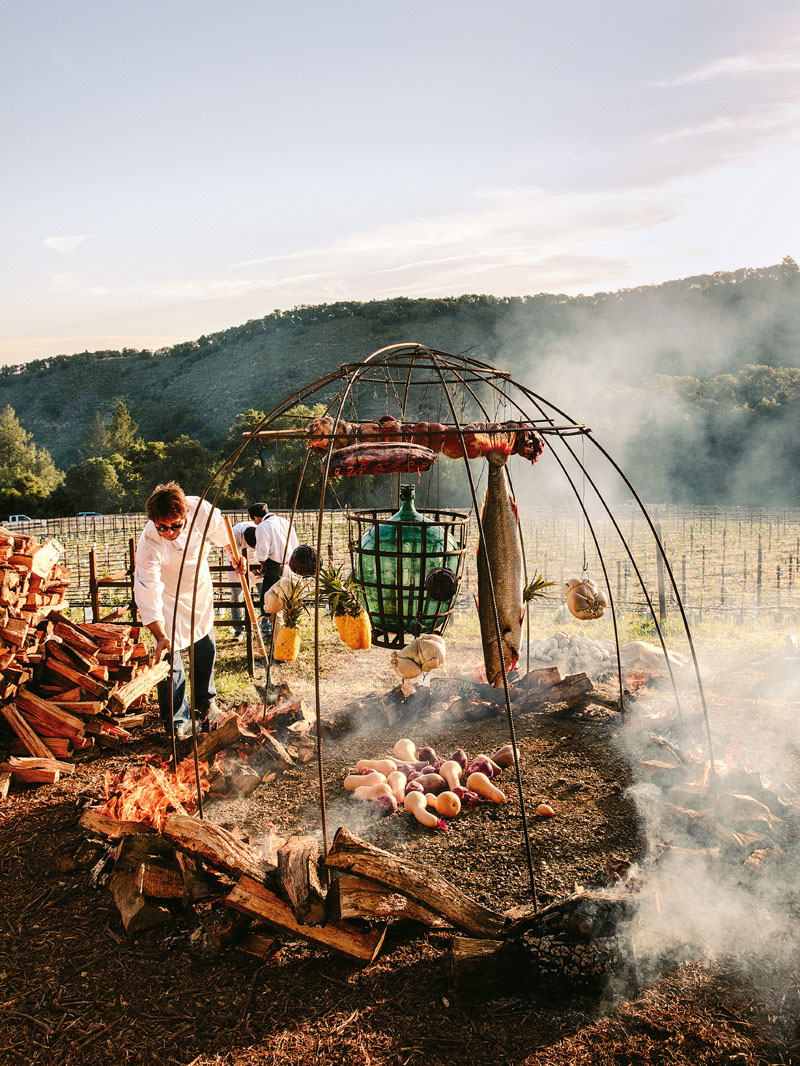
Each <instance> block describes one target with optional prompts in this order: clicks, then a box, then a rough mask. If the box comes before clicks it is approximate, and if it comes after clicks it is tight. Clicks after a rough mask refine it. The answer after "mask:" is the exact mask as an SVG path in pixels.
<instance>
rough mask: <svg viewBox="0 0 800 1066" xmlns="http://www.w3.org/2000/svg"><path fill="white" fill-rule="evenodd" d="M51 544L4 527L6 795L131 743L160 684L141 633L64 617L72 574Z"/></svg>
mask: <svg viewBox="0 0 800 1066" xmlns="http://www.w3.org/2000/svg"><path fill="white" fill-rule="evenodd" d="M62 552H63V548H62V546H61V544H60V543H59V542H58V541H57V540H55V539H54V538H52V537H49V538H48V539H47V540H45V541H44V543H41V544H40V543H39V542H38V541H37V539H36V538H35V537H29V536H24V535H21V534H17V533H12V532H10V531H8V530H5V529H3V528H2V527H0V715H2V717H3V719H4V720H5V722H6V724H7V726H8V727H9V730H10V739H9V741H8V743H7V745H6V744H3V747H4V749H5V750H6V751H7V758H5V760H4V761H0V795H6V794H7V793H8V788H9V785H10V782H11V780H12V779H13V780H15V781H17V782H20V783H43V782H54V781H57V780H58V779H59V777H60V775H61V774H64V773H72V772H73V770H74V764H73V763H71V762H70V761H69V759H70V756H72V755H73V753H74V752H77V751H80V750H81V749H83V748H86V747H90V746H92V744H94V743H100V744H104V743H105V744H108V743H112V744H116V743H118V742H119V741H120V740H125V739H128V738H129V735H130V734H129V733H128V727H130V726H131V725H134V724H137V723H138V722H140V721H141V718H137V717H136V716H131V715H129V713H128V712H129V711H130V710H132V709H133V708H135V707H136V706H137V705H138V704H139V703H140V702H141V701H142V699H143V698H144V697H145V696H146V695H147V694H148V693H149V692H150V690H151V689H152V687H153V685H155V684H156V683H157V682H158V681H159V680H160V679H161V678H162V677H164V676H166V673H167V672H168V666H167V664H166V663H158V664H154V663H152V662H151V659H150V653H149V651H148V647H147V645H145V644H144V643H143V642H142V640H141V639H140V637H141V630H140V628H139V627H138V626H125V625H106V624H102V623H98V624H92V623H83V624H78V623H75V622H73V621H71V620H70V619H69V618H67V616H66V615H65V614H64V613H63V611H62V609H63V608H64V605H65V600H66V594H67V589H68V587H69V583H70V572H69V570H67V569H66V568H65V567H63V566H61V565H60V564H59V562H58V560H59V559H60V557H61V555H62Z"/></svg>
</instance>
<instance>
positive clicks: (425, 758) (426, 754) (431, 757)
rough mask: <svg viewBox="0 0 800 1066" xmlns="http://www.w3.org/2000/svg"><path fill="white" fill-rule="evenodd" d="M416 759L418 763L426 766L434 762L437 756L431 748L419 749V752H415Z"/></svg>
mask: <svg viewBox="0 0 800 1066" xmlns="http://www.w3.org/2000/svg"><path fill="white" fill-rule="evenodd" d="M417 758H418V759H419V761H420V762H423V763H426V764H428V763H432V762H436V760H437V758H438V756H437V754H436V752H435V751H434V750H433V748H420V749H419V751H418V752H417Z"/></svg>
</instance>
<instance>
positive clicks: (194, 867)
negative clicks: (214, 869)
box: [175, 851, 219, 907]
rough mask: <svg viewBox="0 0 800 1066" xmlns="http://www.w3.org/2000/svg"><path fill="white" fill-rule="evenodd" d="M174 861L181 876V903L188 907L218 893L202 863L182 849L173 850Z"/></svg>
mask: <svg viewBox="0 0 800 1066" xmlns="http://www.w3.org/2000/svg"><path fill="white" fill-rule="evenodd" d="M175 861H176V862H177V864H178V868H179V869H180V871H181V876H182V878H183V896H182V899H183V904H184V906H186V907H190V906H191V905H192V904H194V903H200V902H201V900H205V899H211V897H212V896H216V895H218V894H219V888H218V886H217V885H216V884H215V882H214V881H212V879H211V878H210V877H209V876H208V874H206V872H205V870H204V869H203V865H202V863H201V862H199V861H198V860H197V859H195V858H193V857H192V856H191V855H185V854H184V853H183V852H182V851H176V852H175Z"/></svg>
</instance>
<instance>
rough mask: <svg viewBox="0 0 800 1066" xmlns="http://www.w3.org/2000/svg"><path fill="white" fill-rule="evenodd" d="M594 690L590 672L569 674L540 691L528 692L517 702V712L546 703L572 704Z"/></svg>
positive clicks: (532, 708) (531, 709) (529, 709)
mask: <svg viewBox="0 0 800 1066" xmlns="http://www.w3.org/2000/svg"><path fill="white" fill-rule="evenodd" d="M591 691H592V679H591V678H590V677H589V675H588V674H569V675H568V676H567V677H565V678H564V679H563V680H562V681H559V682H558V684H556V685H551V686H550V687H549V688H542V689H540V690H538V691H533V692H526V693H525V696H524V697H523V698H522V700H521V701H520V702H519V703H517V705H516V707H515V710H516V711H517V712H525V711H533V710H536V708H538V707H541V706H542V705H543V704H546V703H566V704H567V705H568V706H570V705H571V704H573V703H577V702H578V701H579V700H581V699H583V698H584V697H585V696H587V695H588V694H589V693H590V692H591Z"/></svg>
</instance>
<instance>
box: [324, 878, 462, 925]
mask: <svg viewBox="0 0 800 1066" xmlns="http://www.w3.org/2000/svg"><path fill="white" fill-rule="evenodd" d="M330 894H331V898H332V907H333V910H334V911H335V913H336V915H337V917H338V918H341V919H346V918H365V919H370V920H382V921H389V920H392V921H399V920H403V919H405V920H407V921H411V922H419V923H420V924H422V925H426V926H428V927H429V928H431V929H446V928H449V926H448V923H447V922H446V921H444V919H443V918H440V917H439V915H438V914H434V912H433V911H431V910H428V908H427V907H422V906H420V904H418V903H414V902H413V901H412V900H410V899H409V898H408V896H404V895H403V894H402V893H401V892H392V891H390V890H389V889H387V888H385V887H384V886H383V885H379V884H378V883H377V881H370V880H369V879H368V878H366V877H356V876H355V875H354V874H340V875H339V877H337V878H336V880H335V881H334V882H333V883H332V885H331V893H330Z"/></svg>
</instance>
